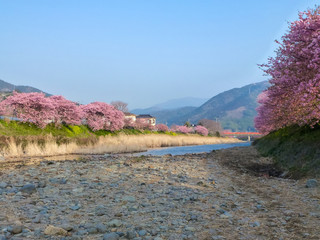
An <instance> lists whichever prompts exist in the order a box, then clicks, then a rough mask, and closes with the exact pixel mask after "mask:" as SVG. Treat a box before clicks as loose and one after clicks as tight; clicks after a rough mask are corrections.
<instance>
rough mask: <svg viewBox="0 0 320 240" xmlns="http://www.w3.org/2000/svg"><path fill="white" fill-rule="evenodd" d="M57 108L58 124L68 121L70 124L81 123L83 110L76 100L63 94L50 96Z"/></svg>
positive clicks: (56, 121) (56, 119) (55, 120)
mask: <svg viewBox="0 0 320 240" xmlns="http://www.w3.org/2000/svg"><path fill="white" fill-rule="evenodd" d="M49 100H51V102H52V105H53V106H54V110H55V119H54V122H55V124H56V125H60V124H61V123H66V124H70V125H80V124H81V120H82V118H83V111H82V110H81V108H80V107H79V106H78V105H77V104H76V103H74V102H72V101H70V100H67V99H65V98H64V97H63V96H51V97H49Z"/></svg>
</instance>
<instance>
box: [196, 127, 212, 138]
mask: <svg viewBox="0 0 320 240" xmlns="http://www.w3.org/2000/svg"><path fill="white" fill-rule="evenodd" d="M194 130H195V132H196V133H198V134H200V135H203V136H208V133H209V131H208V129H206V128H205V127H203V126H200V125H198V126H196V127H195V128H194Z"/></svg>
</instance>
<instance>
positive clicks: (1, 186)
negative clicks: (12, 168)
mask: <svg viewBox="0 0 320 240" xmlns="http://www.w3.org/2000/svg"><path fill="white" fill-rule="evenodd" d="M7 186H8V184H7V183H5V182H0V188H6V187H7Z"/></svg>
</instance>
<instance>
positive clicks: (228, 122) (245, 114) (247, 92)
mask: <svg viewBox="0 0 320 240" xmlns="http://www.w3.org/2000/svg"><path fill="white" fill-rule="evenodd" d="M269 86H270V83H269V82H268V81H263V82H258V83H252V84H248V85H245V86H243V87H240V88H233V89H230V90H227V91H224V92H222V93H219V94H217V95H215V96H213V97H212V98H210V99H209V100H208V101H207V102H205V103H203V104H202V105H201V106H199V107H189V106H185V107H183V108H176V109H165V110H161V109H152V108H147V109H144V110H145V111H144V112H143V113H144V114H145V113H150V114H152V115H153V116H154V117H156V118H157V123H164V124H167V125H169V126H170V125H172V124H178V125H181V124H184V123H185V122H186V121H189V122H190V123H194V124H197V123H198V121H199V120H201V119H211V120H215V121H219V122H221V124H222V127H223V128H224V129H230V130H232V131H254V130H255V128H254V117H255V115H256V108H257V106H258V103H257V100H256V99H257V96H258V95H259V94H260V93H261V92H262V91H263V90H265V89H267V88H268V87H269ZM150 110H151V111H150ZM148 111H150V112H148ZM141 113H142V112H139V111H137V112H135V114H141Z"/></svg>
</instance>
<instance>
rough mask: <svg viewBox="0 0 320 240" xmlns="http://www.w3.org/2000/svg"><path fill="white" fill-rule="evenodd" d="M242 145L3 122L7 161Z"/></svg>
mask: <svg viewBox="0 0 320 240" xmlns="http://www.w3.org/2000/svg"><path fill="white" fill-rule="evenodd" d="M237 142H241V141H240V140H238V139H235V138H225V137H214V136H201V135H198V134H182V133H176V132H157V131H150V130H138V129H121V130H118V131H113V132H111V131H107V130H98V131H92V130H91V129H90V128H88V126H85V125H81V126H71V125H62V126H60V127H56V126H54V125H53V124H49V125H47V126H46V127H45V128H44V129H41V128H39V127H37V126H35V125H33V124H29V123H22V122H17V121H5V120H0V155H2V156H4V157H22V156H25V157H28V156H54V155H65V154H104V153H130V152H141V151H146V150H147V149H150V148H160V147H172V146H188V145H206V144H222V143H237Z"/></svg>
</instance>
